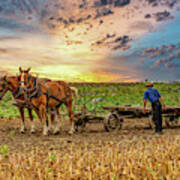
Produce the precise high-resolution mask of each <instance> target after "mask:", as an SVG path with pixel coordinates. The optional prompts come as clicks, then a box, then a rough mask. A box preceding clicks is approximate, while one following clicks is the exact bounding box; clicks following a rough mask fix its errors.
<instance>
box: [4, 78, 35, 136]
mask: <svg viewBox="0 0 180 180" xmlns="http://www.w3.org/2000/svg"><path fill="white" fill-rule="evenodd" d="M7 91H10V92H11V93H12V95H13V98H14V100H15V102H16V104H17V108H18V110H19V112H20V115H21V120H22V121H21V128H20V132H21V133H24V131H25V118H24V108H25V106H24V94H23V92H22V90H21V88H20V86H19V81H18V78H17V77H16V76H8V77H7V76H4V77H2V78H0V100H2V98H3V96H4V95H5V94H6V92H7ZM27 109H28V114H29V119H30V121H31V124H32V125H31V132H32V133H33V132H34V123H33V116H32V109H31V108H29V107H27Z"/></svg>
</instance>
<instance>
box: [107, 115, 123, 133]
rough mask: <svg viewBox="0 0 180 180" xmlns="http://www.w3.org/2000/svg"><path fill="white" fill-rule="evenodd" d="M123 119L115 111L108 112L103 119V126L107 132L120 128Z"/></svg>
mask: <svg viewBox="0 0 180 180" xmlns="http://www.w3.org/2000/svg"><path fill="white" fill-rule="evenodd" d="M122 122H123V119H122V118H121V119H120V117H119V115H118V114H117V113H115V112H110V113H108V114H107V116H106V117H105V119H104V128H105V130H106V131H107V132H112V131H116V130H119V129H121V128H122Z"/></svg>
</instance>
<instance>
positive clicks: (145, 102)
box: [143, 99, 147, 114]
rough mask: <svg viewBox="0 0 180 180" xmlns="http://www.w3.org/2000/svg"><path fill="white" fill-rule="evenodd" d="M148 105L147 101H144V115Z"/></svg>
mask: <svg viewBox="0 0 180 180" xmlns="http://www.w3.org/2000/svg"><path fill="white" fill-rule="evenodd" d="M146 104H147V99H144V108H143V113H144V114H145V113H146Z"/></svg>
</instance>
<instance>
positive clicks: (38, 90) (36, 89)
mask: <svg viewBox="0 0 180 180" xmlns="http://www.w3.org/2000/svg"><path fill="white" fill-rule="evenodd" d="M30 80H31V76H28V82H27V83H26V82H24V83H26V84H27V85H28V86H27V90H26V93H27V94H26V95H27V96H26V99H25V100H26V101H30V102H31V104H32V99H33V98H38V97H40V96H41V95H43V94H44V95H46V98H47V108H48V102H49V99H50V98H52V99H54V100H56V101H58V102H59V103H60V104H61V103H63V102H65V100H66V99H67V97H65V98H64V99H62V100H60V99H59V98H57V97H55V96H53V95H51V94H50V92H49V90H48V91H47V92H43V91H42V87H41V83H40V82H38V83H37V78H36V77H34V79H33V87H32V88H31V87H30V84H29V82H30ZM59 90H60V89H59ZM68 97H69V94H68ZM32 106H33V107H34V108H35V109H36V110H38V111H39V108H38V107H36V106H34V105H33V104H32ZM57 107H59V105H57Z"/></svg>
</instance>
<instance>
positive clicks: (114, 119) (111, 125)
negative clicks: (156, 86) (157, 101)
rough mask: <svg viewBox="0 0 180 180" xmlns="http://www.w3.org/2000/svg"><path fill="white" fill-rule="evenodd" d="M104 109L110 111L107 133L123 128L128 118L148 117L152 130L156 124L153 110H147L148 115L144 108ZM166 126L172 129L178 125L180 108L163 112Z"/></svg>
mask: <svg viewBox="0 0 180 180" xmlns="http://www.w3.org/2000/svg"><path fill="white" fill-rule="evenodd" d="M103 109H105V110H108V111H110V112H109V113H108V114H107V116H106V117H105V119H104V127H105V129H106V131H114V130H117V129H119V127H120V128H121V127H122V122H123V121H125V119H126V118H143V117H147V118H148V122H149V126H150V128H152V129H154V122H153V121H152V109H151V108H147V110H146V113H145V114H144V113H143V108H142V107H140V106H130V105H127V106H106V107H103ZM162 114H163V117H164V118H165V124H166V126H168V127H172V126H174V125H177V124H178V118H179V116H180V107H177V106H167V107H166V109H163V110H162Z"/></svg>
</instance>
